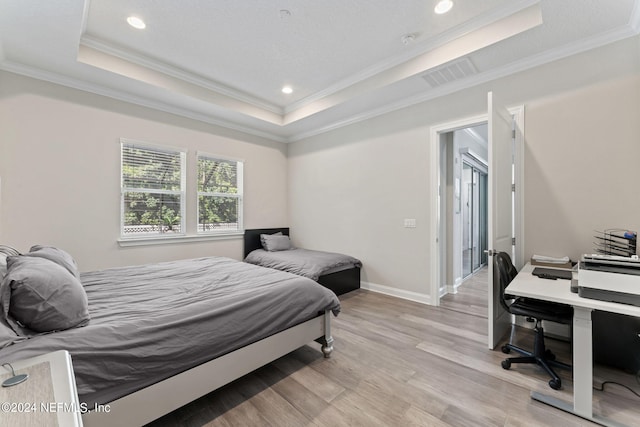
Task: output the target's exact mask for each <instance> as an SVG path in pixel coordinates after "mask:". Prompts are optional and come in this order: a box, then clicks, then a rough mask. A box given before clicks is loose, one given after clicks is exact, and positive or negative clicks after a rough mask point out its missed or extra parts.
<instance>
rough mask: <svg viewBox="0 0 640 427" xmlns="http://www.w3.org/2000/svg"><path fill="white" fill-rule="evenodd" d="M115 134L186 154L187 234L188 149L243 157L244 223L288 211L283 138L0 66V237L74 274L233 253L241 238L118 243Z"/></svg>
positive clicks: (192, 174) (191, 187)
mask: <svg viewBox="0 0 640 427" xmlns="http://www.w3.org/2000/svg"><path fill="white" fill-rule="evenodd" d="M121 137H125V138H131V139H137V140H141V141H147V142H153V143H156V144H161V145H169V146H174V147H182V148H186V149H187V150H188V154H187V157H188V162H187V183H188V185H187V209H188V210H187V212H186V216H187V218H186V220H187V230H193V232H195V224H196V222H197V219H196V211H195V203H196V186H195V181H196V174H197V172H196V168H195V165H196V163H195V153H196V151H197V150H201V151H205V152H207V153H212V154H218V155H222V156H226V157H231V158H237V159H242V160H244V162H245V168H244V171H245V174H244V190H245V206H244V224H245V226H246V227H248V228H251V227H281V226H283V225H286V224H287V222H288V217H287V197H288V196H287V166H286V164H287V158H286V146H285V145H284V144H282V143H278V142H273V141H269V140H264V139H260V138H257V137H252V136H249V135H244V134H241V133H239V132H233V131H229V130H226V129H222V128H216V127H215V126H210V125H206V124H203V123H201V122H196V121H193V120H188V119H183V118H179V117H176V116H173V115H171V114H165V113H161V112H158V111H154V110H150V109H146V108H142V107H137V106H133V105H130V104H127V103H124V102H120V101H116V100H113V99H110V98H105V97H101V96H98V95H93V94H89V93H85V92H81V91H77V90H74V89H69V88H65V87H62V86H58V85H54V84H50V83H46V82H42V81H38V80H34V79H30V78H27V77H20V76H17V75H15V74H10V73H4V72H0V141H1V144H2V145H1V148H0V150H1V151H0V177H1V178H2V187H1V199H0V203H1V206H0V242H1V243H2V244H6V245H11V246H14V247H16V248H17V249H19V250H21V251H28V250H29V248H30V247H31V246H32V245H34V244H49V245H54V246H59V247H61V248H63V249H65V250H67V251H68V252H70V253H71V254H72V255H73V256H74V257H75V258H76V260H77V262H78V264H79V267H80V269H81V270H82V271H87V270H94V269H100V268H105V267H110V266H118V265H131V264H142V263H148V262H159V261H163V260H172V259H180V258H191V257H199V256H206V255H222V256H228V257H231V258H236V259H240V258H241V257H242V239H241V237H239V238H235V239H232V240H220V241H206V242H197V243H194V242H190V243H182V244H165V245H154V246H143V247H129V248H121V247H119V246H118V243H117V239H118V238H119V235H120V144H119V139H120V138H121Z"/></svg>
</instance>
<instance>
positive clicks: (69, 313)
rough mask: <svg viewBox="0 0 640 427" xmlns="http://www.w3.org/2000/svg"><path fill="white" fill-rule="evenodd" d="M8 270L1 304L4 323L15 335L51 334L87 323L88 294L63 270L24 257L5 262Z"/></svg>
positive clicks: (1, 293) (49, 263) (42, 259)
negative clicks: (30, 332)
mask: <svg viewBox="0 0 640 427" xmlns="http://www.w3.org/2000/svg"><path fill="white" fill-rule="evenodd" d="M7 267H8V270H7V274H6V276H5V277H4V279H3V281H2V284H1V285H0V301H1V302H2V308H3V312H4V313H3V314H4V315H5V319H6V320H7V322H8V323H9V324H10V325H11V327H12V328H13V329H14V330H15V331H16V333H18V334H19V335H21V334H25V331H24V330H23V329H22V327H26V328H28V329H30V330H32V331H35V332H53V331H59V330H64V329H69V328H73V327H78V326H84V325H85V324H87V323H88V322H89V307H88V305H89V304H88V301H87V294H86V292H85V290H84V287H83V286H82V284H81V283H80V281H79V280H78V279H77V278H75V277H74V276H73V275H72V274H71V273H70V272H69V271H68V270H67V269H66V268H64V267H62V266H60V265H58V264H56V263H55V262H53V261H50V260H48V259H45V258H40V257H32V256H24V255H21V256H14V257H9V258H7ZM7 297H9V298H7Z"/></svg>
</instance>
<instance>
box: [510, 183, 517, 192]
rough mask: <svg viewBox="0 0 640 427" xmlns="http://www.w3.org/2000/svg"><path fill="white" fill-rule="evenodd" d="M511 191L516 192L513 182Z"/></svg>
mask: <svg viewBox="0 0 640 427" xmlns="http://www.w3.org/2000/svg"><path fill="white" fill-rule="evenodd" d="M511 191H513V192H514V193H515V192H516V185H515V184H511Z"/></svg>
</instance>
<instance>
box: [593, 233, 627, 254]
mask: <svg viewBox="0 0 640 427" xmlns="http://www.w3.org/2000/svg"><path fill="white" fill-rule="evenodd" d="M596 233H598V234H596V235H595V236H594V237H595V238H596V241H595V242H594V244H595V248H594V249H595V251H596V252H597V253H599V254H603V255H615V256H624V257H631V256H633V255H635V254H636V243H637V240H638V233H636V232H635V231H629V230H623V229H608V230H604V231H596Z"/></svg>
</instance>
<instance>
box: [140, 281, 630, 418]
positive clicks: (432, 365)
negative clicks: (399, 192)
mask: <svg viewBox="0 0 640 427" xmlns="http://www.w3.org/2000/svg"><path fill="white" fill-rule="evenodd" d="M483 274H484V276H483ZM486 283H487V282H486V272H482V271H481V272H480V273H479V274H477V275H476V276H475V277H473V278H472V279H470V280H467V281H466V282H465V283H464V284H463V285H462V286H461V288H460V292H459V293H458V294H456V295H447V296H445V297H443V298H442V303H441V307H431V306H427V305H423V304H418V303H413V302H410V301H405V300H402V299H398V298H393V297H389V296H385V295H381V294H377V293H373V292H368V291H365V290H358V291H355V292H352V293H350V294H348V295H346V296H343V297H342V298H341V301H342V313H340V315H339V316H338V317H337V318H335V319H334V321H333V326H332V327H333V329H332V331H333V336H334V338H335V344H334V347H335V351H334V353H333V355H332V357H331V358H330V359H323V358H322V355H321V353H320V351H319V346H317V345H315V344H313V345H309V346H305V347H302V348H300V349H298V350H296V351H294V352H292V353H290V354H289V355H287V356H284V357H282V358H280V359H278V360H276V361H275V362H273V363H271V364H269V365H267V366H265V367H263V368H261V369H259V370H257V371H255V372H254V373H252V374H249V375H248V376H246V377H243V378H241V379H239V380H237V381H235V382H233V383H231V384H229V385H227V386H225V387H223V388H221V389H219V390H217V391H215V392H213V393H210V394H208V395H206V396H204V397H202V398H201V399H199V400H197V401H195V402H192V403H191V404H189V405H187V406H185V407H183V408H181V409H179V410H177V411H175V412H172V413H171V414H168V415H167V416H165V417H163V418H161V419H159V420H157V421H155V422H154V423H152V424H150V425H149V426H150V427H151V426H153V427H163V426H323V427H325V426H367V427H370V426H465V427H467V426H590V425H595V424H592V423H590V422H587V421H585V420H582V419H581V418H577V417H575V416H572V415H570V414H567V413H564V412H562V411H560V410H557V409H554V408H551V407H549V406H547V405H544V404H541V403H539V402H536V401H533V400H532V399H531V398H530V392H531V391H532V390H537V391H541V392H543V393H548V394H551V395H554V396H557V397H560V398H563V399H565V400H568V401H570V400H571V393H572V389H571V376H570V373H569V372H559V373H560V374H561V376H562V379H563V390H560V391H554V390H552V389H551V388H549V387H548V385H547V382H548V378H547V377H546V375H545V374H544V373H543V372H541V370H540V369H539V368H537V367H535V366H532V365H519V366H517V367H516V366H514V367H513V368H512V369H511V370H509V371H507V370H504V369H502V367H501V366H500V361H501V360H502V359H503V358H504V357H505V355H504V354H503V353H502V352H501V351H500V350H499V349H498V350H493V351H492V350H489V349H487V336H486V333H487V332H486V331H487V318H486V317H487V315H486V312H487V303H486V300H487V291H486ZM531 336H532V334H531V332H530V331H529V330H527V329H524V328H517V337H518V339H517V340H516V343H517V344H519V345H522V346H529V345H530V343H531ZM507 338H508V337H507ZM548 345H549V347H551V348H552V350H553V351H554V352H556V354H557V355H558V358H559V359H560V360H563V361H568V362H570V361H571V356H570V353H569V352H570V345H569V344H568V343H565V342H562V341H557V340H548ZM600 378H606V379H615V380H617V381H621V382H624V383H626V384H627V385H629V386H632V387H634V388H635V389H636V390H638V389H640V386H639V385H638V384H637V383H636V380H635V378H634V377H633V376H630V375H626V374H622V373H621V372H617V371H613V370H607V369H600V368H599V369H598V371H597V373H596V381H595V382H596V385H598V384H597V383H598V381H601V379H600ZM639 403H640V399H639V398H637V397H635V396H634V395H632V394H631V393H630V392H628V391H627V390H625V389H623V388H621V387H618V386H616V385H607V386H606V388H605V392H600V391H594V407H595V408H596V410H597V411H598V412H599V413H601V414H602V415H605V416H608V417H611V418H613V419H615V420H617V421H619V422H624V423H626V424H628V425H630V426H633V425H636V426H637V425H640V407H639V406H640V405H639Z"/></svg>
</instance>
